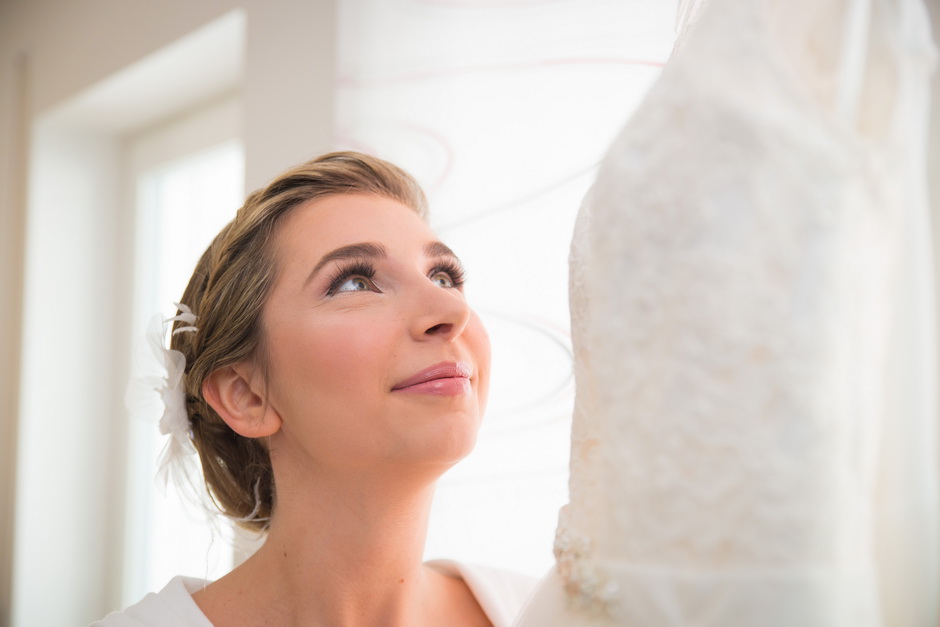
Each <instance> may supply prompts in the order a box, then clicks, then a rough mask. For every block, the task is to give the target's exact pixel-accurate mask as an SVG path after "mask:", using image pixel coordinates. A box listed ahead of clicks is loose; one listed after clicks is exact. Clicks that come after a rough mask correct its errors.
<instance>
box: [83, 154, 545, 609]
mask: <svg viewBox="0 0 940 627" xmlns="http://www.w3.org/2000/svg"><path fill="white" fill-rule="evenodd" d="M425 216H426V201H425V198H424V194H423V193H422V192H421V190H420V188H419V187H418V185H417V184H416V183H415V181H414V180H413V179H412V178H411V177H410V176H409V175H407V174H406V173H405V172H403V171H402V170H400V169H398V168H397V167H395V166H393V165H391V164H389V163H386V162H384V161H381V160H379V159H375V158H372V157H368V156H365V155H361V154H356V153H334V154H329V155H325V156H323V157H320V158H318V159H315V160H313V161H311V162H309V163H306V164H303V165H301V166H299V167H297V168H295V169H293V170H291V171H289V172H287V173H285V174H284V175H282V176H280V177H279V178H277V179H276V180H274V181H273V182H272V183H271V184H270V185H268V186H267V187H266V188H264V189H263V190H260V191H258V192H255V193H253V194H252V195H250V196H249V197H248V199H247V201H246V203H245V205H244V207H242V209H241V210H239V212H238V215H237V217H236V218H235V219H234V220H233V221H232V222H231V223H230V224H229V225H228V226H226V227H225V228H224V229H223V230H222V232H221V233H219V235H218V236H217V237H216V238H215V240H214V241H213V243H212V244H211V246H210V247H209V249H208V250H207V251H206V253H205V254H204V255H203V257H202V259H201V260H200V262H199V264H198V266H197V268H196V270H195V272H194V273H193V277H192V279H191V280H190V283H189V286H188V287H187V289H186V291H185V293H184V295H183V305H184V306H185V307H186V308H188V309H191V311H192V313H193V314H194V316H189V315H188V313H185V310H184V314H183V315H181V316H178V318H180V319H179V320H177V322H176V331H175V332H174V334H173V339H172V347H173V348H174V349H176V350H178V351H180V352H181V353H182V355H183V356H184V357H185V360H186V370H185V377H184V378H183V383H184V385H185V392H186V399H185V405H186V414H187V417H188V419H189V425H187V426H188V427H189V428H190V429H191V433H192V442H193V444H194V445H195V447H196V449H197V450H198V451H199V455H200V459H201V463H202V468H203V474H204V476H205V480H206V484H207V486H208V488H209V490H210V492H211V494H212V495H213V497H214V499H215V501H216V502H217V503H218V505H219V507H220V508H221V510H222V511H223V512H224V513H225V514H226V515H228V516H229V517H231V518H233V519H235V520H236V521H239V522H240V524H243V525H246V526H249V527H252V528H255V529H259V530H264V531H265V532H266V534H267V537H266V540H265V543H264V545H263V546H262V547H261V548H260V549H259V550H258V551H257V552H256V553H255V554H254V555H253V556H252V557H251V558H249V559H248V560H247V561H246V562H245V563H244V564H242V565H241V566H239V567H238V568H236V569H235V570H233V571H232V572H231V573H229V574H228V575H226V576H225V577H223V578H221V579H219V580H218V581H216V582H214V583H209V584H208V585H206V584H205V582H201V581H197V580H192V579H183V578H177V579H174V580H173V581H171V583H170V585H168V586H167V588H166V589H164V591H163V592H161V593H160V594H159V595H148V597H146V598H145V599H144V600H143V601H142V602H141V603H139V604H137V605H135V606H132V607H131V608H129V609H128V610H126V611H125V612H124V613H122V614H112V615H110V616H109V617H107V618H105V619H104V620H103V621H101V622H100V623H98V624H100V625H106V626H107V625H140V624H143V625H170V624H172V625H208V624H212V625H216V626H217V627H225V626H229V625H301V624H302V625H331V626H333V625H409V626H410V625H454V626H456V625H490V624H495V625H500V624H508V623H509V622H510V621H511V620H512V617H513V616H514V614H515V613H516V612H517V611H518V610H519V608H520V606H521V601H522V600H523V599H524V597H525V596H526V594H527V593H528V591H529V583H530V582H528V581H527V580H525V579H524V578H519V577H514V576H512V575H509V574H507V573H496V572H493V571H487V570H485V569H473V568H468V567H466V566H462V565H458V564H454V563H450V562H431V563H427V564H422V562H421V558H422V552H423V548H424V540H425V534H426V529H427V519H428V512H429V508H430V503H431V496H432V493H433V490H434V484H435V481H436V480H437V478H438V477H439V476H440V475H441V474H442V473H443V472H444V471H445V470H447V469H448V468H449V467H450V466H452V465H453V464H454V463H456V462H457V461H459V460H460V459H461V458H463V457H464V456H465V455H467V454H468V453H469V452H470V450H471V449H472V447H473V445H474V442H475V439H476V435H477V430H478V427H479V425H480V420H481V418H482V415H483V408H484V405H485V402H486V394H487V384H488V376H489V365H490V354H489V341H488V339H487V335H486V332H485V330H484V329H483V325H482V324H481V322H480V320H479V318H478V317H477V316H476V314H474V313H473V311H472V310H471V309H470V307H469V306H468V305H467V302H466V299H465V298H464V294H463V291H462V287H461V286H462V284H463V272H462V270H461V267H460V262H459V261H458V259H457V257H456V256H455V255H454V253H453V252H451V250H450V249H449V248H448V247H447V246H445V245H444V244H443V243H441V242H440V241H438V240H437V238H436V237H435V236H434V234H433V232H432V231H431V230H430V228H429V227H428V225H427V224H426V223H425Z"/></svg>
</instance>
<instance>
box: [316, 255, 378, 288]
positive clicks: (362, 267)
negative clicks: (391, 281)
mask: <svg viewBox="0 0 940 627" xmlns="http://www.w3.org/2000/svg"><path fill="white" fill-rule="evenodd" d="M374 276H375V268H373V267H372V266H371V265H369V264H366V263H361V262H357V263H353V264H352V265H349V266H346V267H344V268H340V269H339V271H338V272H337V273H336V275H335V276H334V277H333V278H332V279H331V280H330V286H329V288H328V289H327V291H326V293H327V295H329V296H332V295H333V294H336V293H338V292H368V291H372V292H378V291H379V288H378V287H376V285H375V283H374V282H373V281H372V277H374Z"/></svg>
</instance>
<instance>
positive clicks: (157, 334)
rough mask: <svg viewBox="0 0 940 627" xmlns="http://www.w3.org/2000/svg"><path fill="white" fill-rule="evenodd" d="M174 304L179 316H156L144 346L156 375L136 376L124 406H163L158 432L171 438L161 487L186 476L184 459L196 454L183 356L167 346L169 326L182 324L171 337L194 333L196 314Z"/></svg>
mask: <svg viewBox="0 0 940 627" xmlns="http://www.w3.org/2000/svg"><path fill="white" fill-rule="evenodd" d="M173 304H174V305H176V308H177V309H178V310H179V311H180V312H181V313H179V314H177V315H176V316H173V317H172V318H167V319H163V316H161V315H160V314H156V315H155V316H154V317H153V318H152V319H151V321H150V324H149V325H148V328H147V343H148V344H149V346H150V349H151V353H152V356H153V357H154V358H155V360H156V364H152V365H151V367H149V368H148V369H147V370H148V371H153V370H154V367H153V366H156V368H157V370H158V373H159V374H158V375H156V376H141V377H135V378H134V379H132V380H131V383H130V385H129V386H128V394H127V405H128V407H129V408H130V409H131V410H132V411H133V412H135V413H136V412H138V411H140V410H141V409H148V408H149V407H150V406H152V405H153V404H154V401H158V402H159V403H161V404H162V405H163V415H162V416H161V417H160V433H161V434H163V435H168V436H170V439H169V440H168V441H167V443H166V445H165V446H164V448H163V452H162V453H161V454H160V463H159V468H158V470H157V476H158V477H160V478H161V479H162V481H163V483H164V486H165V485H166V483H167V481H168V480H169V475H170V474H176V473H183V474H186V471H185V466H186V462H187V458H189V457H190V456H191V455H193V454H195V452H196V449H195V447H193V443H192V424H191V423H190V421H189V415H188V413H187V412H186V384H185V382H184V380H183V376H184V373H185V371H186V357H185V356H184V355H183V353H181V352H179V351H178V350H173V349H169V348H167V347H166V337H167V330H168V329H169V328H170V325H171V324H172V323H173V322H176V321H180V322H182V323H183V325H182V326H180V327H178V328H177V329H175V330H174V331H173V335H176V334H177V333H192V332H195V331H197V327H196V326H195V323H196V315H195V314H194V313H193V312H192V310H191V309H190V308H189V307H187V306H186V305H183V304H181V303H173Z"/></svg>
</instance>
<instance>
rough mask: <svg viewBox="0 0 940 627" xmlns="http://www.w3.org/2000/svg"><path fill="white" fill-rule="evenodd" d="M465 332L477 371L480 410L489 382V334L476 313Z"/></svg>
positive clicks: (484, 402) (484, 401)
mask: <svg viewBox="0 0 940 627" xmlns="http://www.w3.org/2000/svg"><path fill="white" fill-rule="evenodd" d="M465 334H466V337H467V343H468V345H469V346H470V350H471V351H472V352H473V356H474V359H475V360H476V365H477V370H478V372H479V386H478V387H479V390H480V393H479V399H480V410H481V411H482V410H483V408H484V407H485V406H486V399H487V394H488V392H489V383H490V359H491V355H490V336H489V334H487V332H486V327H484V326H483V322H482V321H481V320H480V318H479V317H478V316H477V315H476V313H474V314H472V318H471V319H470V321H469V322H468V323H467V330H466V331H465Z"/></svg>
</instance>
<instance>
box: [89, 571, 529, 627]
mask: <svg viewBox="0 0 940 627" xmlns="http://www.w3.org/2000/svg"><path fill="white" fill-rule="evenodd" d="M427 565H428V566H431V567H432V568H434V569H435V570H437V571H439V572H441V573H444V574H445V575H449V576H452V577H459V578H461V579H463V580H464V581H465V582H466V584H467V587H468V588H470V592H472V593H473V596H474V597H476V600H477V602H478V603H479V604H480V607H481V608H483V612H484V613H485V614H486V616H487V618H489V619H490V622H491V623H493V627H509V626H510V625H511V624H512V621H513V619H515V617H516V616H517V615H518V614H519V612H520V611H521V610H522V606H523V604H524V603H525V601H526V599H527V598H528V597H529V594H530V593H531V592H532V590H533V589H534V587H535V584H536V581H535V579H533V578H532V577H527V576H526V575H521V574H518V573H513V572H509V571H505V570H499V569H496V568H488V567H485V566H476V565H470V564H462V563H458V562H454V561H451V560H434V561H431V562H427ZM207 583H208V582H207V581H206V580H204V579H196V578H193V577H174V578H173V579H171V580H170V582H169V583H168V584H167V585H166V587H164V588H163V590H161V591H160V592H157V593H153V592H151V593H150V594H148V595H147V596H145V597H144V598H143V599H141V600H140V601H139V602H138V603H135V604H134V605H132V606H130V607H128V608H127V609H126V610H124V611H123V612H112V613H110V614H108V615H107V616H105V617H104V618H103V619H101V620H100V621H97V622H95V623H92V625H91V627H169V626H171V625H172V627H212V623H210V622H209V619H208V618H206V616H205V614H203V613H202V611H200V609H199V606H198V605H196V602H195V601H193V597H192V594H193V592H195V591H197V590H199V589H200V588H202V587H203V586H205V585H206V584H207Z"/></svg>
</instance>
